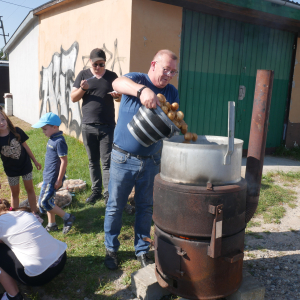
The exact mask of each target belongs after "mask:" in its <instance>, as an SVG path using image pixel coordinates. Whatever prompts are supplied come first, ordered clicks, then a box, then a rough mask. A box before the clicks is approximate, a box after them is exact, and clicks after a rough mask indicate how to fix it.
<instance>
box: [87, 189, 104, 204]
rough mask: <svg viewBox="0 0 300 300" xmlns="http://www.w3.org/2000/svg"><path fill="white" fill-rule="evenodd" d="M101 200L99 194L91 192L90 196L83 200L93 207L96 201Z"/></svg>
mask: <svg viewBox="0 0 300 300" xmlns="http://www.w3.org/2000/svg"><path fill="white" fill-rule="evenodd" d="M100 199H101V193H98V192H92V194H91V195H90V196H89V197H88V198H87V199H86V200H85V203H89V204H92V205H94V204H95V203H96V201H97V200H100Z"/></svg>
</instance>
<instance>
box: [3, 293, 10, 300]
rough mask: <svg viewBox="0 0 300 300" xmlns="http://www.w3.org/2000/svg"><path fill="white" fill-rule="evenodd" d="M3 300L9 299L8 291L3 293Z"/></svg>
mask: <svg viewBox="0 0 300 300" xmlns="http://www.w3.org/2000/svg"><path fill="white" fill-rule="evenodd" d="M1 300H9V299H8V298H7V294H6V292H5V293H4V294H3V296H2V298H1Z"/></svg>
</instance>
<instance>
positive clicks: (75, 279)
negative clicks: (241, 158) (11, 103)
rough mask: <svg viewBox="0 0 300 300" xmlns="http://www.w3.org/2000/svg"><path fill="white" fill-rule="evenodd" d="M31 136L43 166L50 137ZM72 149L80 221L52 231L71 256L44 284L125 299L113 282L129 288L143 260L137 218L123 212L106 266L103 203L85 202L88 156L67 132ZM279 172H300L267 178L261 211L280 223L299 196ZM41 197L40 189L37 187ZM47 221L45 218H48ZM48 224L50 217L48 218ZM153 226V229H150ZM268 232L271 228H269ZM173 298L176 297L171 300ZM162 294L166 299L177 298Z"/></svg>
mask: <svg viewBox="0 0 300 300" xmlns="http://www.w3.org/2000/svg"><path fill="white" fill-rule="evenodd" d="M26 133H27V134H28V136H29V140H28V141H27V143H28V145H29V147H30V148H31V150H32V152H33V153H34V155H35V156H36V158H37V160H38V161H39V162H40V163H41V164H42V165H44V159H45V153H46V144H47V140H48V139H47V138H46V137H45V136H44V135H43V134H42V131H41V130H40V129H31V130H29V131H26ZM65 138H66V141H67V144H68V147H69V154H68V168H67V176H68V178H70V179H79V178H80V179H82V180H85V181H86V182H87V189H86V191H83V192H81V193H77V194H76V196H75V197H73V200H72V204H71V205H70V206H69V207H67V208H65V210H66V211H67V212H72V213H73V214H75V216H76V222H75V224H74V227H73V228H72V230H71V231H70V232H69V234H67V235H66V236H64V235H63V234H62V233H61V232H54V233H52V235H53V236H54V237H55V238H57V239H59V240H61V241H64V242H66V243H67V245H68V249H67V254H68V260H67V264H66V266H65V269H64V271H63V272H62V273H61V274H60V275H59V276H57V277H56V278H55V279H54V280H53V281H52V282H50V283H49V284H47V285H45V286H43V290H44V292H45V293H46V294H47V295H49V296H52V297H55V298H59V299H64V300H69V299H72V300H73V299H74V300H77V299H78V300H79V299H80V300H81V299H84V298H85V297H87V298H88V299H91V300H94V299H96V300H100V299H121V298H118V297H119V296H118V295H116V292H117V291H118V289H120V287H116V286H115V284H114V280H116V279H118V278H120V277H121V276H122V279H121V284H123V285H124V286H123V287H122V288H126V287H128V286H129V285H130V283H131V278H130V274H131V273H132V272H134V271H136V270H138V269H139V263H138V262H137V261H136V260H135V255H134V247H133V242H134V216H129V215H127V214H125V213H124V214H123V220H122V221H123V228H122V231H121V234H120V236H119V239H120V242H121V247H120V251H119V259H120V269H119V270H117V271H113V272H112V271H109V270H107V269H106V268H105V267H104V264H103V262H104V256H105V246H104V243H103V242H104V228H103V223H104V215H105V206H104V203H103V201H100V202H97V203H96V204H95V205H94V206H89V205H86V204H85V199H86V198H87V196H88V195H89V194H90V192H91V190H90V187H91V181H90V177H89V170H88V158H87V155H86V151H85V148H84V145H83V144H82V143H81V142H79V141H78V140H77V139H75V138H72V137H70V136H65ZM276 176H282V179H283V180H286V181H287V182H291V183H297V182H299V179H300V173H287V174H284V173H282V174H277V175H276V174H275V175H274V174H268V175H266V176H263V179H262V188H261V195H260V201H259V206H258V211H257V214H262V215H263V216H264V220H265V221H266V222H275V223H278V222H280V218H281V217H282V216H283V215H284V207H283V205H284V204H286V203H287V204H289V205H293V201H294V199H295V195H294V192H292V191H291V189H287V188H282V187H280V186H278V185H276V184H274V182H275V179H276ZM42 180H43V175H42V171H37V170H36V169H34V171H33V182H34V184H35V185H36V184H37V183H39V182H41V181H42ZM0 182H1V183H2V189H1V197H3V198H4V197H6V198H8V199H9V198H10V190H9V187H8V184H7V183H5V182H6V176H5V174H4V171H3V167H2V164H1V165H0ZM35 191H36V193H37V195H38V194H39V191H40V190H39V189H38V188H35ZM26 198H27V196H26V193H25V190H24V187H23V186H22V184H21V194H20V199H21V201H22V200H25V199H26ZM45 220H46V219H45ZM45 223H47V220H46V221H45ZM57 223H58V225H59V227H60V228H62V221H61V219H60V218H59V217H57ZM250 226H259V223H258V222H252V223H251V222H250V223H249V224H248V228H249V227H250ZM248 228H247V230H246V233H247V234H249V235H252V236H253V237H255V238H257V239H261V238H263V237H262V235H259V234H257V233H253V232H251V231H250V230H249V229H248ZM152 230H153V228H152ZM266 233H269V232H266ZM30 295H31V296H30V297H29V298H30V299H32V300H40V299H41V296H40V295H39V293H38V292H36V291H35V290H32V291H31V292H30ZM172 297H173V298H172ZM172 297H171V298H170V297H168V298H166V297H164V299H177V297H175V296H172Z"/></svg>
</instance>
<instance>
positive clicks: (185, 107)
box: [179, 10, 296, 149]
mask: <svg viewBox="0 0 300 300" xmlns="http://www.w3.org/2000/svg"><path fill="white" fill-rule="evenodd" d="M182 31H183V32H182V34H183V36H182V43H181V53H180V77H179V95H180V103H181V104H180V109H181V110H182V111H183V112H184V113H185V121H186V122H187V123H188V125H189V131H192V132H197V133H198V134H201V135H221V136H224V135H225V136H226V135H227V115H228V101H235V102H236V128H235V137H237V138H240V139H242V140H244V148H245V149H247V148H248V141H249V131H250V123H251V115H252V106H253V98H254V90H255V80H256V72H257V70H258V69H268V70H274V73H275V74H274V84H273V93H272V103H271V111H270V124H269V131H268V138H267V147H278V146H279V145H280V143H281V141H282V136H283V123H284V116H285V109H286V103H287V97H288V86H289V76H290V70H291V63H292V62H291V60H292V53H293V47H294V43H295V38H296V37H295V34H293V33H290V32H286V31H281V30H276V29H272V28H268V27H263V26H258V25H252V24H248V23H243V22H239V21H235V20H230V19H226V18H221V17H217V16H212V15H207V14H202V13H198V12H194V11H189V10H184V15H183V30H182ZM240 89H244V90H245V96H244V98H243V100H238V98H239V90H240Z"/></svg>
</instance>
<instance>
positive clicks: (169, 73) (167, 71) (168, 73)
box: [155, 61, 178, 77]
mask: <svg viewBox="0 0 300 300" xmlns="http://www.w3.org/2000/svg"><path fill="white" fill-rule="evenodd" d="M155 62H156V63H158V64H159V65H160V66H161V67H162V69H163V73H164V75H167V76H172V77H173V76H175V75H176V74H178V71H177V70H173V71H171V70H168V69H165V68H164V67H163V66H162V65H161V64H160V63H159V62H158V61H155Z"/></svg>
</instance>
